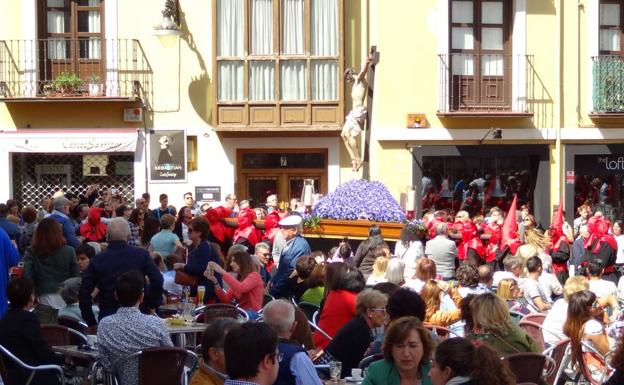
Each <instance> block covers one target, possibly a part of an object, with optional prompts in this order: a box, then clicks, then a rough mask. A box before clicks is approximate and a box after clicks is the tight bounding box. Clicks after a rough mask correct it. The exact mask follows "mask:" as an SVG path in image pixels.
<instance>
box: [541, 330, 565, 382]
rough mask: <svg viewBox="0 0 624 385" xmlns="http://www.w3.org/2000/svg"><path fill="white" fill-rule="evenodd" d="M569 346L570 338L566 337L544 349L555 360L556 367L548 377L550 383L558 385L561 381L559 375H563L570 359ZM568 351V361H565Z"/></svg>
mask: <svg viewBox="0 0 624 385" xmlns="http://www.w3.org/2000/svg"><path fill="white" fill-rule="evenodd" d="M569 346H570V339H569V338H566V339H563V340H561V341H558V342H557V343H556V344H554V345H553V346H551V347H549V348H548V349H546V350H544V352H543V353H542V354H544V355H545V356H548V357H550V358H552V359H553V361H555V369H554V370H553V373H552V374H551V375H550V376H547V377H546V382H547V383H548V384H554V385H556V384H557V382H559V377H561V373H562V372H563V369H564V368H565V366H566V365H567V361H569ZM566 353H567V355H568V359H566V363H564V362H563V361H564V357H566Z"/></svg>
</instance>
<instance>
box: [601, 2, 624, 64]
mask: <svg viewBox="0 0 624 385" xmlns="http://www.w3.org/2000/svg"><path fill="white" fill-rule="evenodd" d="M602 4H617V5H619V6H620V18H619V19H620V25H616V26H613V25H609V26H607V25H604V26H603V25H602V24H600V6H601V5H602ZM602 30H616V31H619V33H620V50H619V51H608V50H603V49H601V47H600V43H601V41H600V32H601V31H602ZM610 55H613V56H622V55H624V2H622V1H620V0H600V1H599V2H598V56H610Z"/></svg>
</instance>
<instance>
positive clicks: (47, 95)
mask: <svg viewBox="0 0 624 385" xmlns="http://www.w3.org/2000/svg"><path fill="white" fill-rule="evenodd" d="M151 84H152V69H151V67H150V65H149V62H148V61H147V57H146V55H145V53H144V52H143V49H142V47H141V45H140V43H139V41H138V40H131V39H114V40H110V39H109V40H101V39H94V38H87V39H80V38H79V39H65V38H56V39H38V40H3V41H0V102H26V101H31V102H32V101H35V102H36V101H57V102H63V101H137V100H139V99H142V100H149V99H150V96H151V92H152V91H151V89H152V86H151Z"/></svg>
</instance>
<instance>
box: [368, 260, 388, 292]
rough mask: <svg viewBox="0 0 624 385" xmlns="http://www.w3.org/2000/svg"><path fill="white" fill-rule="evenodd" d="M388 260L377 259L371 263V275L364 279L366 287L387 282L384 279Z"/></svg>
mask: <svg viewBox="0 0 624 385" xmlns="http://www.w3.org/2000/svg"><path fill="white" fill-rule="evenodd" d="M388 261H390V259H389V258H386V257H377V258H375V263H373V273H372V274H371V275H370V276H369V277H368V279H366V286H369V287H372V286H375V285H376V284H378V283H380V282H388V279H387V278H386V269H387V268H388Z"/></svg>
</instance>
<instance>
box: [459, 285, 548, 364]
mask: <svg viewBox="0 0 624 385" xmlns="http://www.w3.org/2000/svg"><path fill="white" fill-rule="evenodd" d="M470 311H471V313H472V321H473V330H472V331H471V332H469V333H468V335H467V336H466V337H467V338H468V339H471V340H473V341H481V342H482V343H486V344H488V345H490V347H492V348H494V349H495V350H497V351H498V352H499V353H501V354H502V355H506V354H513V353H520V352H535V353H540V352H541V350H540V347H539V346H538V345H537V344H536V343H535V341H533V339H531V337H529V336H528V335H527V334H526V333H525V332H524V330H522V329H520V328H519V327H518V326H517V325H515V324H514V323H512V322H511V318H510V317H509V309H508V308H507V304H506V303H505V301H503V300H502V299H501V298H500V297H499V296H497V295H496V294H494V293H484V294H480V295H478V296H476V297H475V298H474V299H473V300H472V301H471V302H470Z"/></svg>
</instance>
